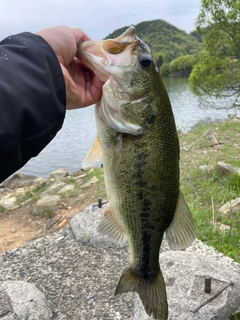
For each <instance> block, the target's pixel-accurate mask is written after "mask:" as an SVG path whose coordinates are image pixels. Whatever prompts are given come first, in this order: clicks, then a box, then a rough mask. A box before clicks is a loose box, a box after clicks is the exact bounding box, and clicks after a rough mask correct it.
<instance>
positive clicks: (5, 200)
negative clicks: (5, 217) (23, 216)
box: [0, 193, 19, 211]
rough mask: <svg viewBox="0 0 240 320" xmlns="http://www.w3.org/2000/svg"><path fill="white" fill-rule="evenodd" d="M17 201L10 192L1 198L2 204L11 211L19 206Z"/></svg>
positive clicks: (0, 202)
mask: <svg viewBox="0 0 240 320" xmlns="http://www.w3.org/2000/svg"><path fill="white" fill-rule="evenodd" d="M15 202H16V197H13V196H12V195H11V194H10V193H9V194H6V195H5V196H3V197H2V198H1V199H0V205H1V206H3V207H4V208H5V209H6V210H9V211H11V210H14V209H16V208H18V207H19V206H18V205H16V203H15Z"/></svg>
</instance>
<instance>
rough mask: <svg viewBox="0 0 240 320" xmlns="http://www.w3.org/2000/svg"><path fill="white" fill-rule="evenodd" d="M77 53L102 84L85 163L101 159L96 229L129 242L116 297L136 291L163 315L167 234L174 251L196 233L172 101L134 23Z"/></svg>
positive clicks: (150, 309) (157, 316) (148, 310)
mask: <svg viewBox="0 0 240 320" xmlns="http://www.w3.org/2000/svg"><path fill="white" fill-rule="evenodd" d="M79 56H80V59H81V60H82V62H83V63H84V64H85V65H86V66H87V67H89V68H90V69H91V70H93V71H94V72H95V73H96V75H97V76H98V77H99V78H100V79H101V80H102V81H104V82H105V84H104V86H103V94H102V98H101V101H100V102H99V104H97V105H96V107H95V116H96V125H97V132H98V137H97V139H96V140H95V143H94V144H93V146H92V147H91V149H90V151H89V153H88V155H87V157H86V159H85V161H84V165H92V164H93V163H94V162H95V161H96V160H99V157H101V158H102V160H103V165H104V177H105V185H106V190H107V194H108V199H109V208H108V210H107V211H106V212H105V217H104V219H103V221H102V222H101V223H100V226H99V231H100V232H102V233H104V234H108V235H109V236H110V237H112V238H115V239H117V240H119V241H120V240H122V239H123V238H127V240H128V243H129V249H130V263H129V267H128V269H127V270H125V271H124V272H123V274H122V276H121V278H120V280H119V283H118V286H117V288H116V291H115V294H120V293H124V292H128V291H136V292H138V294H139V296H140V298H141V300H142V302H143V305H144V308H145V311H146V313H147V314H148V315H150V316H153V317H154V319H163V320H165V319H167V318H168V306H167V296H166V288H165V283H164V279H163V276H162V273H161V269H160V264H159V251H160V246H161V242H162V239H163V236H164V232H166V238H167V241H168V243H169V246H170V248H172V249H182V248H184V247H186V246H188V245H190V244H191V243H192V241H193V240H194V238H195V227H194V223H193V220H192V216H191V213H190V211H189V209H188V207H187V204H186V202H185V200H184V197H183V195H182V194H181V192H180V190H179V142H178V136H177V130H176V125H175V121H174V116H173V112H172V108H171V104H170V101H169V98H168V95H167V92H166V89H165V87H164V84H163V82H162V79H161V77H160V74H159V70H158V69H157V68H156V65H155V63H154V60H153V58H152V55H151V52H150V49H149V47H148V46H147V45H146V44H144V43H143V42H142V41H141V40H140V39H139V38H138V37H137V35H136V32H135V29H134V27H130V28H129V29H127V30H126V31H125V33H123V34H122V35H121V36H119V37H118V38H116V39H113V40H102V41H99V42H94V41H89V42H86V44H84V43H83V44H81V45H80V47H79Z"/></svg>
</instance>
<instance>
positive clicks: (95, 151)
mask: <svg viewBox="0 0 240 320" xmlns="http://www.w3.org/2000/svg"><path fill="white" fill-rule="evenodd" d="M101 159H102V148H101V143H100V140H99V137H98V136H97V137H96V139H95V140H94V142H93V144H92V146H91V148H90V149H89V150H88V153H87V155H86V157H85V159H84V160H83V163H82V166H83V168H89V167H92V166H93V165H94V164H95V163H96V162H97V161H99V160H101Z"/></svg>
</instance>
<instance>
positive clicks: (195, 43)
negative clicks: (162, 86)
mask: <svg viewBox="0 0 240 320" xmlns="http://www.w3.org/2000/svg"><path fill="white" fill-rule="evenodd" d="M127 28H128V27H123V28H121V29H118V30H115V31H114V32H113V33H111V34H109V35H108V36H107V37H106V38H108V39H109V38H116V37H118V36H119V35H120V34H121V33H123V32H124V31H125V30H126V29H127ZM135 28H136V32H137V35H138V36H139V38H141V39H142V40H143V41H144V42H145V43H147V44H148V45H149V46H150V47H151V50H152V53H153V56H154V59H155V61H156V63H157V66H158V67H161V66H162V65H163V64H164V63H169V62H171V61H172V60H174V59H176V58H178V57H180V56H181V57H182V58H181V59H183V57H184V56H185V55H187V58H186V60H188V59H189V55H191V56H194V55H196V54H197V53H198V52H199V51H200V48H201V44H200V41H201V39H200V38H199V36H198V35H196V34H194V33H193V34H192V35H189V34H187V33H186V32H185V31H182V30H179V29H178V28H176V27H174V26H173V25H171V24H169V23H167V22H165V21H163V20H152V21H144V22H141V23H139V24H137V25H136V26H135ZM177 63H179V62H177ZM184 68H185V66H184Z"/></svg>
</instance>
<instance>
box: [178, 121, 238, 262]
mask: <svg viewBox="0 0 240 320" xmlns="http://www.w3.org/2000/svg"><path fill="white" fill-rule="evenodd" d="M239 129H240V123H238V122H222V123H217V124H207V125H200V126H199V127H197V128H196V129H195V130H194V131H193V132H190V133H189V134H182V133H180V134H179V137H180V144H181V146H182V148H181V189H182V192H183V194H184V195H185V198H186V200H187V202H188V204H189V207H190V209H191V211H192V213H193V217H194V220H195V223H196V227H197V237H198V238H199V239H200V240H202V241H203V242H205V243H206V244H208V245H211V246H213V247H215V248H216V249H217V250H219V251H221V252H223V253H224V255H227V256H229V257H231V258H233V259H235V260H236V261H238V262H240V210H239V212H235V213H233V212H230V213H228V214H226V215H223V214H222V213H220V212H219V209H220V207H221V206H222V205H223V204H225V203H226V202H228V201H230V200H232V199H235V198H238V197H240V176H239V175H237V174H236V173H230V174H227V175H224V174H223V173H222V172H220V171H219V170H217V169H213V170H210V171H208V172H207V171H205V172H203V171H202V170H201V169H200V168H199V167H200V166H202V165H213V166H214V167H215V168H216V164H217V162H219V161H224V162H225V163H228V164H231V165H232V166H234V167H239V168H240V134H239V132H240V130H239ZM211 134H214V136H215V137H216V139H217V141H218V142H219V144H213V143H212V140H211ZM238 145H239V146H238ZM183 147H184V148H185V150H184V148H183ZM186 150H187V151H186ZM221 224H224V225H227V226H229V227H230V228H229V230H227V231H224V232H223V231H221V230H219V228H218V227H217V226H220V225H221Z"/></svg>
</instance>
